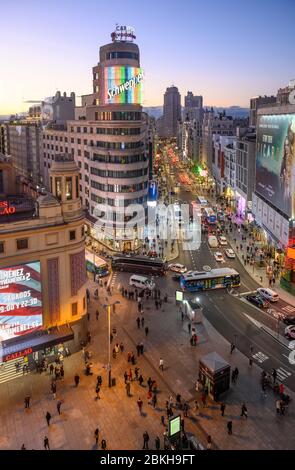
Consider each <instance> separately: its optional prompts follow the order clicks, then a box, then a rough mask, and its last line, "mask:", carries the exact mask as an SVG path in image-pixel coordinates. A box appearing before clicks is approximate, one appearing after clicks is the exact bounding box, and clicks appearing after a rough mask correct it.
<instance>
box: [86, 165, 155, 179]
mask: <svg viewBox="0 0 295 470" xmlns="http://www.w3.org/2000/svg"><path fill="white" fill-rule="evenodd" d="M90 172H91V174H92V175H96V176H102V177H103V178H136V177H139V176H144V175H147V173H148V169H147V168H141V169H139V170H131V171H111V170H99V169H98V168H93V167H91V169H90Z"/></svg>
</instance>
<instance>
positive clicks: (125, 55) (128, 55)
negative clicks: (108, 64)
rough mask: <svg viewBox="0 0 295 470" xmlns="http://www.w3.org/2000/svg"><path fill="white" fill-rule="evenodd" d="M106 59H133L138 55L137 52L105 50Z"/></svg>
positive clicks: (136, 58)
mask: <svg viewBox="0 0 295 470" xmlns="http://www.w3.org/2000/svg"><path fill="white" fill-rule="evenodd" d="M106 59H107V60H112V59H133V60H138V59H139V57H138V54H137V52H128V51H113V52H107V54H106Z"/></svg>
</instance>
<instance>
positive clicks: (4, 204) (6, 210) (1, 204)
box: [0, 201, 16, 215]
mask: <svg viewBox="0 0 295 470" xmlns="http://www.w3.org/2000/svg"><path fill="white" fill-rule="evenodd" d="M15 212H16V208H15V207H10V206H9V202H8V201H0V215H11V214H14V213H15Z"/></svg>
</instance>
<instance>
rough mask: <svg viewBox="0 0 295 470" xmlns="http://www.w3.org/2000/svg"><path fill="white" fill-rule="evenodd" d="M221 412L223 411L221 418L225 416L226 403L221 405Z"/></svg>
mask: <svg viewBox="0 0 295 470" xmlns="http://www.w3.org/2000/svg"><path fill="white" fill-rule="evenodd" d="M220 411H221V416H224V412H225V403H221V405H220Z"/></svg>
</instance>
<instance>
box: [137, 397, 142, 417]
mask: <svg viewBox="0 0 295 470" xmlns="http://www.w3.org/2000/svg"><path fill="white" fill-rule="evenodd" d="M137 406H138V409H139V413H140V415H142V406H143V401H142V400H141V398H140V397H138V400H137Z"/></svg>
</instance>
